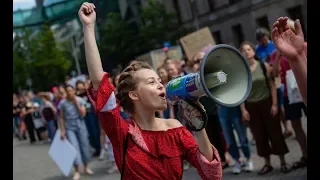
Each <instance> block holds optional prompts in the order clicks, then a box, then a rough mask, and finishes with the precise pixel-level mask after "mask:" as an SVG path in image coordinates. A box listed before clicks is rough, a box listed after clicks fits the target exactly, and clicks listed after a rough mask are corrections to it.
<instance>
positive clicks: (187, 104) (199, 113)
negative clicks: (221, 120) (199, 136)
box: [175, 97, 208, 131]
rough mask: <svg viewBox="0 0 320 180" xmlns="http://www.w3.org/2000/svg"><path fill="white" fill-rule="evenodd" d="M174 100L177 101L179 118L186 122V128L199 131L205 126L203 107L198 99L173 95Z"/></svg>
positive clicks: (205, 118)
mask: <svg viewBox="0 0 320 180" xmlns="http://www.w3.org/2000/svg"><path fill="white" fill-rule="evenodd" d="M175 100H176V102H177V103H178V109H179V110H178V111H179V113H178V114H179V116H180V117H179V118H178V119H183V120H184V121H185V122H186V126H187V128H188V129H190V130H192V131H199V130H202V129H203V128H205V126H206V124H207V120H208V118H207V115H206V114H205V109H204V107H203V105H202V104H201V103H200V102H199V100H198V99H197V100H190V99H188V100H187V99H186V100H184V99H180V98H179V97H175Z"/></svg>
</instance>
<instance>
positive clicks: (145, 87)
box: [79, 3, 222, 179]
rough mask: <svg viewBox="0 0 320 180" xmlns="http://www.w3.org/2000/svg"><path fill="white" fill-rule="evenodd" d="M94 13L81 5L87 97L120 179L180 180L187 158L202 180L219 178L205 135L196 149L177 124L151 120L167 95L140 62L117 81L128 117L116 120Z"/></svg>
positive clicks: (199, 136) (213, 152)
mask: <svg viewBox="0 0 320 180" xmlns="http://www.w3.org/2000/svg"><path fill="white" fill-rule="evenodd" d="M94 8H95V6H94V4H92V3H83V4H82V6H81V8H80V10H79V16H80V20H81V22H82V24H83V31H84V43H85V53H86V60H87V66H88V71H89V75H90V78H91V80H92V86H91V88H90V89H89V90H88V92H89V93H90V96H91V99H92V100H93V102H94V103H95V107H96V111H97V113H98V114H99V119H100V122H101V125H102V127H103V129H104V130H105V132H106V134H107V135H108V137H109V138H110V141H111V143H112V145H113V150H114V151H113V152H114V156H115V161H116V163H117V165H118V167H119V169H121V171H120V172H121V175H122V177H121V178H122V179H129V178H131V177H133V176H135V177H137V176H138V177H143V178H144V179H166V178H167V179H172V178H174V179H182V167H181V164H182V160H183V159H187V160H189V161H190V162H191V164H192V165H193V166H195V167H196V168H197V170H198V172H199V174H200V176H201V177H202V178H203V179H222V170H221V163H220V158H219V157H218V153H217V150H216V149H215V148H214V147H213V146H212V145H211V144H210V142H209V139H208V137H207V135H206V133H205V131H204V130H202V131H200V132H195V136H196V139H197V142H198V144H197V142H196V141H195V139H194V138H193V136H192V134H191V133H190V132H189V131H188V130H187V129H186V128H185V127H183V126H182V127H181V124H180V123H179V122H178V121H176V120H164V119H159V118H155V117H154V115H155V112H156V111H158V110H165V109H166V108H167V102H166V98H165V90H164V87H163V85H162V84H161V83H160V78H159V77H158V76H157V74H156V73H155V72H154V71H153V70H152V68H151V67H150V66H149V65H147V64H145V63H143V62H137V63H133V64H131V65H130V66H128V67H127V68H126V69H125V70H124V71H123V72H122V74H121V76H120V79H119V85H118V88H117V90H118V93H117V98H118V99H119V102H120V105H122V106H123V108H124V109H125V110H126V111H128V112H130V114H131V116H132V117H131V118H130V119H129V120H128V121H125V120H124V119H123V118H122V117H121V116H120V107H119V105H117V101H116V98H115V95H114V92H113V89H114V88H113V85H112V84H111V83H110V82H109V81H108V77H109V74H108V73H104V72H103V69H102V65H101V59H100V55H99V51H98V47H97V44H96V40H95V34H94V33H95V31H94V26H95V25H94V23H95V18H96V14H95V11H94ZM190 118H192V117H190ZM127 147H129V148H128V149H127ZM129 167H130V168H129ZM209 169H210V170H209ZM204 170H205V171H204ZM207 170H208V171H207Z"/></svg>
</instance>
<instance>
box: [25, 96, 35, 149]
mask: <svg viewBox="0 0 320 180" xmlns="http://www.w3.org/2000/svg"><path fill="white" fill-rule="evenodd" d="M33 112H34V108H33V103H32V102H30V101H27V102H26V104H25V107H23V108H22V116H23V119H24V122H25V124H26V128H27V131H28V135H29V140H30V143H31V144H33V143H35V142H36V138H35V134H34V133H35V125H34V122H33V117H32V113H33ZM38 138H39V137H38Z"/></svg>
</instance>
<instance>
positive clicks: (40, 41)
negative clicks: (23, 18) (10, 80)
mask: <svg viewBox="0 0 320 180" xmlns="http://www.w3.org/2000/svg"><path fill="white" fill-rule="evenodd" d="M31 34H32V33H31V31H30V30H24V31H23V35H22V36H21V37H19V38H17V40H16V46H15V47H14V49H13V57H14V59H13V66H14V68H13V73H14V76H13V77H14V84H13V88H14V89H15V90H17V88H18V87H21V88H26V86H27V85H26V79H28V78H31V79H32V82H33V85H32V87H33V88H35V89H39V90H47V89H48V88H49V87H50V86H51V85H52V84H54V83H59V82H64V77H65V75H66V74H67V72H68V70H69V69H70V66H71V64H72V59H71V55H70V53H68V52H67V51H64V50H62V49H61V48H58V47H57V45H56V41H55V39H54V36H53V32H52V31H51V29H50V27H49V26H48V25H43V26H42V27H41V28H40V30H39V32H38V33H37V34H35V35H33V36H30V35H31Z"/></svg>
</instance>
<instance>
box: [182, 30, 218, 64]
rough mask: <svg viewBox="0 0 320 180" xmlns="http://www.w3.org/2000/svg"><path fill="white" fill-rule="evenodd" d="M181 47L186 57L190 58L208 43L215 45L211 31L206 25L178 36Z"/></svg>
mask: <svg viewBox="0 0 320 180" xmlns="http://www.w3.org/2000/svg"><path fill="white" fill-rule="evenodd" d="M180 42H181V44H182V47H183V49H184V51H185V53H186V55H187V57H188V59H191V58H192V57H193V56H194V55H195V54H196V53H198V52H199V51H201V50H202V49H203V48H205V47H206V46H208V45H212V46H213V45H216V42H215V41H214V39H213V36H212V34H211V31H210V29H209V28H208V27H205V28H202V29H200V30H198V31H196V32H193V33H191V34H188V35H186V36H184V37H182V38H180Z"/></svg>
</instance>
